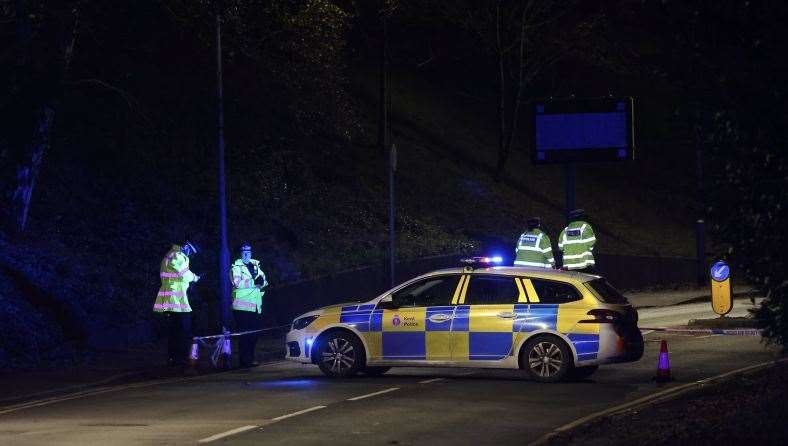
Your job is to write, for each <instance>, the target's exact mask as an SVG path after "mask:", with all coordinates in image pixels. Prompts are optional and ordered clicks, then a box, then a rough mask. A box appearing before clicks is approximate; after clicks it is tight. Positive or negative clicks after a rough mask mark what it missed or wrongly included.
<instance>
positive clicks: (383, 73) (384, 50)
mask: <svg viewBox="0 0 788 446" xmlns="http://www.w3.org/2000/svg"><path fill="white" fill-rule="evenodd" d="M384 6H385V4H384ZM381 14H382V16H381V20H382V22H383V23H382V25H383V44H382V46H381V51H380V121H379V123H378V142H379V144H380V148H381V153H382V154H384V156H386V157H387V158H388V163H387V170H388V172H387V173H388V177H389V249H388V251H389V255H388V264H389V265H388V266H389V286H392V287H393V286H394V282H395V258H396V257H395V252H394V241H395V239H394V235H395V231H394V225H395V221H396V216H395V207H394V171H395V170H396V163H397V149H396V147H394V146H393V145H391V144H390V142H389V141H390V135H389V104H390V94H391V93H390V88H389V67H388V45H389V43H388V42H389V39H388V11H386V10H385V8H384V9H383V10H382V11H381Z"/></svg>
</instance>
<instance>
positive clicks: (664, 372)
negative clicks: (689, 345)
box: [654, 339, 673, 383]
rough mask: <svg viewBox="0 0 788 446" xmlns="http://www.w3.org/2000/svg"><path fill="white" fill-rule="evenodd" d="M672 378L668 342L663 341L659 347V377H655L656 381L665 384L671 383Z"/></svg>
mask: <svg viewBox="0 0 788 446" xmlns="http://www.w3.org/2000/svg"><path fill="white" fill-rule="evenodd" d="M672 379H673V378H671V377H670V359H669V358H668V341H666V340H664V339H663V340H662V343H661V344H660V346H659V361H658V362H657V375H656V376H654V381H656V382H658V383H664V382H668V381H671V380H672Z"/></svg>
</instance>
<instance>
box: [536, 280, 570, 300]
mask: <svg viewBox="0 0 788 446" xmlns="http://www.w3.org/2000/svg"><path fill="white" fill-rule="evenodd" d="M531 283H532V284H533V285H534V290H536V294H537V295H538V296H539V302H541V303H543V304H562V303H566V302H574V301H576V300H580V299H582V298H583V297H582V295H581V294H580V292H579V291H577V289H576V288H575V287H574V286H573V285H571V284H568V283H563V282H553V281H551V280H542V279H531Z"/></svg>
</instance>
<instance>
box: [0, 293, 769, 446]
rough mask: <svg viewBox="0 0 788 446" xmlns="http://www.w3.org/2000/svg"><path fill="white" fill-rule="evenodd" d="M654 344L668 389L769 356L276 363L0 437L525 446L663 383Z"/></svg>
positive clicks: (137, 390) (719, 349)
mask: <svg viewBox="0 0 788 446" xmlns="http://www.w3.org/2000/svg"><path fill="white" fill-rule="evenodd" d="M687 307H689V306H680V307H671V308H673V313H675V316H670V313H671V311H670V310H668V309H666V308H660V309H645V310H642V311H641V321H642V322H641V325H643V326H649V325H653V324H652V323H653V322H655V321H657V320H658V322H659V323H660V324H659V325H661V326H664V325H669V324H671V323H674V324H675V323H685V322H686V319H687V318H686V312H687V310H688V308H687ZM706 308H707V309H708V304H707V307H706ZM651 313H653V314H651ZM710 316H713V315H710V314H709V313H708V311H707V312H706V313H705V314H704V315H703V316H702V317H710ZM650 318H654V319H651V320H650ZM657 318H659V319H657ZM654 325H655V324H654ZM660 339H667V340H668V343H669V348H670V360H671V366H672V373H673V375H674V376H675V378H676V380H675V381H674V382H672V383H670V384H668V385H667V386H675V385H680V384H683V383H686V382H691V381H695V380H699V379H703V378H706V377H710V376H714V375H718V374H721V373H724V372H727V371H730V370H734V369H737V368H741V367H745V366H748V365H752V364H757V363H760V362H764V361H768V360H771V359H773V358H774V354H773V352H772V351H770V350H767V349H765V348H764V347H763V346H762V345H761V344H760V342H759V338H755V337H733V336H707V335H704V336H684V335H671V334H665V333H659V332H653V333H649V334H647V335H646V340H647V344H646V352H645V355H644V357H643V359H641V360H640V361H639V362H637V363H632V364H619V365H611V366H603V367H601V368H600V369H599V371H598V372H597V373H596V374H595V375H593V376H592V378H591V379H589V380H587V381H584V382H573V383H561V384H553V385H545V384H539V383H534V382H530V381H528V380H527V379H525V378H523V377H522V375H521V374H520V373H519V372H517V371H508V370H507V371H503V370H473V369H419V368H403V369H394V370H392V371H391V372H389V373H388V374H386V375H384V376H381V377H376V378H368V377H357V378H354V379H349V380H332V379H328V378H325V377H323V376H322V374H320V372H319V371H318V370H317V368H316V367H314V366H302V365H297V364H292V363H285V362H281V363H273V364H266V365H264V366H261V367H258V368H255V369H251V370H245V371H232V372H228V373H222V374H215V375H207V376H201V377H196V378H192V379H187V380H178V381H168V382H166V383H145V384H136V385H131V386H126V387H123V386H119V387H113V388H108V389H104V390H103V391H102V392H99V393H95V394H92V395H88V396H81V397H77V398H73V399H68V398H64V399H58V400H54V401H51V402H48V403H46V404H42V405H39V406H34V407H28V408H23V409H19V410H14V411H10V412H5V413H3V411H2V409H0V444H3V445H5V444H9V445H11V444H13V445H28V444H30V445H39V444H40V445H51V444H75V445H76V444H79V445H84V444H96V445H98V444H102V445H103V444H157V445H160V444H198V442H200V441H202V443H207V444H219V443H229V444H242V445H246V444H249V445H251V444H267V445H276V444H282V445H284V444H287V445H313V444H314V445H318V444H319V445H323V444H326V443H329V442H332V443H335V444H364V445H416V444H430V445H436V446H437V445H452V446H457V445H465V444H467V445H476V444H527V443H528V442H530V441H533V440H535V439H537V438H539V437H540V436H541V435H543V434H544V433H546V432H548V431H550V430H552V429H554V428H556V427H558V426H560V425H562V424H565V423H568V422H570V421H573V420H575V419H577V418H580V417H582V416H585V415H588V414H590V413H593V412H596V411H599V410H603V409H605V408H608V407H611V406H614V405H617V404H621V403H624V402H626V401H631V400H634V399H637V398H639V397H642V396H645V395H648V394H649V393H653V392H656V391H658V390H661V389H663V388H664V387H658V386H657V385H656V384H655V383H653V382H652V381H651V378H652V376H653V375H654V372H655V367H656V363H657V353H658V349H659V340H660Z"/></svg>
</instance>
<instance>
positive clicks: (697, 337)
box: [695, 334, 722, 339]
mask: <svg viewBox="0 0 788 446" xmlns="http://www.w3.org/2000/svg"><path fill="white" fill-rule="evenodd" d="M713 336H722V335H718V334H710V335H706V336H696V337H695V339H703V338H711V337H713Z"/></svg>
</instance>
